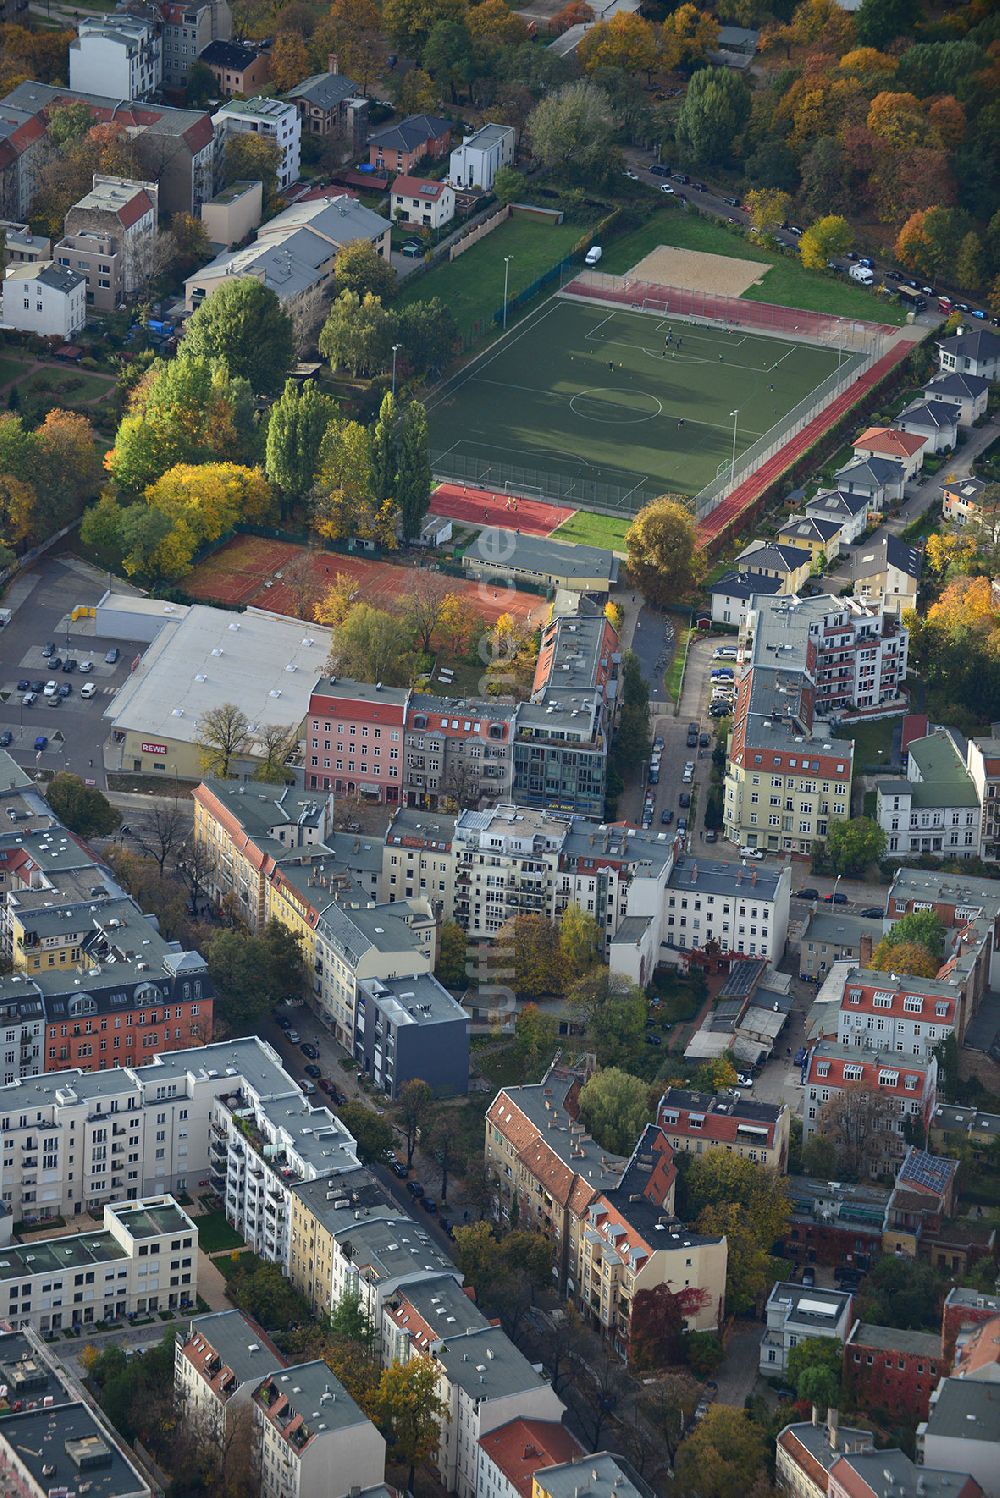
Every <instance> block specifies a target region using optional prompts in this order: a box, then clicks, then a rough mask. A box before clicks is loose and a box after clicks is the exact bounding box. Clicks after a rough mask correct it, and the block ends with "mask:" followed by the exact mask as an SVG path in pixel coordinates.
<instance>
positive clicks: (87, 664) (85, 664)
mask: <svg viewBox="0 0 1000 1498" xmlns="http://www.w3.org/2000/svg"><path fill="white" fill-rule="evenodd" d="M93 669H94V663H93V661H81V662H80V670H81V671H82V672H83V674H84V676H86V675H87V673H88V672H89V671H93Z"/></svg>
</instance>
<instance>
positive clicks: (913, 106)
mask: <svg viewBox="0 0 1000 1498" xmlns="http://www.w3.org/2000/svg"><path fill="white" fill-rule="evenodd" d="M865 123H866V124H867V126H868V129H869V130H870V131H871V132H872V134H873V135H877V136H879V138H880V139H881V140H886V141H888V142H889V144H890V145H892V146H896V147H898V148H899V149H900V150H905V149H906V148H907V147H910V146H919V145H925V144H927V140H926V136H927V119H926V116H925V115H924V111H923V107H922V105H921V103H920V100H919V99H918V98H917V97H916V95H915V94H906V93H902V94H895V93H890V92H888V91H883V92H882V93H880V94H876V95H875V97H874V99H873V100H872V102H871V104H870V105H869V107H868V118H867V120H866V121H865Z"/></svg>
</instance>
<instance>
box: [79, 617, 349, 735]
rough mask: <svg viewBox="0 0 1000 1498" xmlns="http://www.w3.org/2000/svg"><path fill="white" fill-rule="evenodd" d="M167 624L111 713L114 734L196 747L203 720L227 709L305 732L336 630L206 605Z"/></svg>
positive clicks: (260, 722)
mask: <svg viewBox="0 0 1000 1498" xmlns="http://www.w3.org/2000/svg"><path fill="white" fill-rule="evenodd" d="M130 602H131V600H128V601H127V602H126V603H125V604H124V610H125V612H126V613H127V611H128V605H129V603H130ZM178 612H180V611H178ZM167 618H168V619H169V620H170V622H169V624H168V627H167V628H165V629H161V630H160V632H159V633H158V634H157V636H156V639H155V640H153V642H152V644H151V645H150V646H149V648H148V649H147V650H146V652H145V654H144V655H143V657H142V659H141V660H140V662H139V664H138V666H137V667H136V669H135V670H134V671H133V672H132V674H131V676H130V677H129V678H128V680H127V681H126V682H124V684H123V685H122V687H121V688H120V690H119V692H118V694H117V696H116V697H115V698H114V699H113V701H112V702H111V704H110V706H109V707H108V709H107V711H106V713H105V717H106V718H108V719H110V721H111V722H112V724H113V726H114V728H116V729H118V730H120V731H125V730H128V729H131V730H132V731H133V732H138V733H144V734H148V735H149V736H150V738H166V739H179V740H181V741H183V742H185V743H194V742H195V740H196V738H197V722H198V719H199V718H200V717H201V716H202V715H203V714H204V713H205V712H206V711H208V709H210V708H213V707H221V706H222V704H223V703H226V702H232V703H235V704H236V706H237V707H238V708H240V710H241V711H242V712H244V713H245V714H246V716H247V717H248V718H249V720H250V722H251V724H258V725H260V726H265V725H269V724H273V725H278V724H281V725H285V726H287V727H289V728H298V726H299V724H300V723H301V722H302V720H303V718H304V717H305V715H306V712H307V710H308V707H309V697H310V694H311V692H312V690H313V688H314V687H315V685H316V682H317V680H318V678H319V677H320V676H321V675H322V673H323V668H324V666H325V664H326V661H327V658H328V656H329V654H330V642H331V637H332V632H331V631H330V630H329V629H327V628H325V627H324V626H322V625H319V624H306V623H303V622H302V621H301V620H299V619H290V618H289V617H288V616H287V615H285V614H271V613H268V612H267V611H266V610H264V609H252V608H251V609H246V610H245V611H244V612H243V613H242V614H236V613H229V612H227V611H226V610H224V609H214V608H210V607H209V606H208V605H206V604H193V605H192V606H191V607H190V608H189V609H188V610H187V611H186V613H184V614H183V615H182V616H181V617H180V618H177V619H176V621H174V619H173V617H172V616H167Z"/></svg>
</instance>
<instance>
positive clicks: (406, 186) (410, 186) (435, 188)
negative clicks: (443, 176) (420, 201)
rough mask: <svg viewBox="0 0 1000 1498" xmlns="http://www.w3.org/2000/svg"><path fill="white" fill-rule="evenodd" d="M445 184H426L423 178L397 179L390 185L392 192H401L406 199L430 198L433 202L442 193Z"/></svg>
mask: <svg viewBox="0 0 1000 1498" xmlns="http://www.w3.org/2000/svg"><path fill="white" fill-rule="evenodd" d="M447 185H448V184H447V183H446V182H428V181H426V180H425V179H424V178H423V177H405V176H403V177H397V178H396V180H395V182H394V183H393V184H392V190H393V192H401V193H403V194H404V196H406V197H408V198H430V199H431V200H432V201H433V202H436V201H437V199H438V198H439V197H440V196H441V194H442V193H443V192H444V190H445V188H446V187H447Z"/></svg>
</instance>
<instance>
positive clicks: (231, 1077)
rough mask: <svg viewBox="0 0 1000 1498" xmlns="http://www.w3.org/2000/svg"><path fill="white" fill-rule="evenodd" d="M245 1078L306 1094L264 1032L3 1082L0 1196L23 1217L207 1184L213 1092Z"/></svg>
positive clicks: (278, 1092)
mask: <svg viewBox="0 0 1000 1498" xmlns="http://www.w3.org/2000/svg"><path fill="white" fill-rule="evenodd" d="M243 1079H247V1081H248V1082H249V1085H250V1086H251V1087H252V1089H253V1090H254V1091H255V1092H256V1094H257V1095H259V1096H261V1097H272V1098H277V1099H289V1098H292V1097H294V1098H299V1099H301V1096H302V1094H301V1090H300V1088H299V1086H298V1084H297V1083H296V1082H295V1081H294V1079H293V1078H292V1077H291V1076H289V1074H288V1073H287V1072H286V1071H285V1070H284V1068H283V1067H282V1065H281V1062H280V1060H279V1058H278V1055H277V1053H276V1052H275V1051H274V1050H272V1048H271V1047H270V1046H269V1045H268V1044H267V1043H266V1042H265V1041H262V1040H259V1039H258V1038H257V1037H256V1036H252V1037H249V1038H247V1039H245V1040H236V1041H228V1042H226V1043H225V1044H222V1045H209V1046H196V1047H195V1048H194V1049H192V1050H189V1051H173V1052H167V1053H164V1054H161V1055H158V1056H151V1057H149V1058H148V1059H147V1060H146V1061H145V1063H144V1064H143V1065H142V1066H139V1067H135V1066H128V1065H124V1064H123V1065H122V1066H120V1067H115V1068H113V1069H111V1070H109V1071H99V1072H81V1071H64V1072H60V1073H58V1074H56V1075H46V1076H38V1077H31V1078H27V1079H25V1080H23V1081H17V1082H13V1083H11V1084H9V1085H7V1086H5V1087H2V1088H0V1146H2V1147H0V1201H2V1203H3V1206H4V1207H6V1208H7V1209H8V1210H9V1212H10V1214H11V1216H12V1218H13V1219H14V1220H15V1221H17V1220H18V1219H20V1218H23V1217H26V1216H32V1217H36V1218H40V1219H41V1220H42V1221H44V1220H45V1219H46V1218H50V1217H56V1216H61V1217H65V1218H66V1219H67V1220H71V1219H73V1218H74V1217H79V1215H80V1214H81V1213H82V1212H84V1211H96V1210H99V1209H100V1208H101V1207H103V1206H104V1205H105V1204H106V1203H107V1202H109V1201H113V1202H119V1201H122V1200H124V1201H135V1200H138V1199H139V1198H142V1197H151V1196H161V1195H167V1194H170V1195H178V1196H179V1195H181V1194H182V1193H184V1192H186V1191H188V1190H189V1189H190V1191H191V1193H192V1194H193V1193H194V1191H195V1190H201V1191H205V1190H207V1189H208V1187H209V1185H210V1180H209V1138H210V1133H209V1130H210V1124H211V1121H212V1116H213V1110H214V1106H215V1100H216V1098H218V1097H220V1096H223V1095H228V1094H232V1093H233V1091H234V1089H235V1088H236V1087H237V1086H239V1085H240V1082H241V1081H242V1080H243ZM317 1117H318V1120H319V1122H320V1124H321V1125H322V1124H323V1123H324V1122H325V1121H326V1118H327V1115H326V1113H325V1110H323V1111H318V1113H317ZM217 1154H218V1152H217V1151H216V1155H217ZM215 1163H218V1161H217V1160H215V1161H213V1164H215ZM255 1184H256V1183H255Z"/></svg>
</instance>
